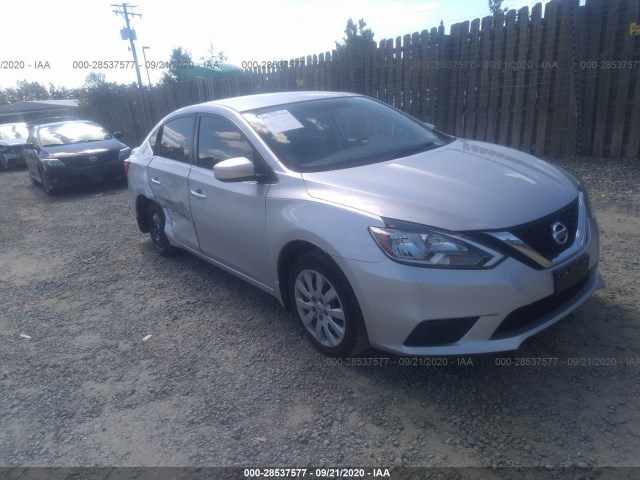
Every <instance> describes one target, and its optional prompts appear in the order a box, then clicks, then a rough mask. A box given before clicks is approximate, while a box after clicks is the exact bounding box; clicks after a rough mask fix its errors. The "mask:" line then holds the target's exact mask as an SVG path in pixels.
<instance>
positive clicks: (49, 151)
mask: <svg viewBox="0 0 640 480" xmlns="http://www.w3.org/2000/svg"><path fill="white" fill-rule="evenodd" d="M123 148H126V145H124V144H123V143H121V142H120V141H118V140H116V139H115V138H110V139H108V140H99V141H95V142H83V143H72V144H69V145H53V146H44V147H42V150H41V156H48V157H54V158H66V157H74V156H86V155H98V156H100V155H101V154H104V153H106V152H115V151H118V152H119V151H120V150H121V149H123Z"/></svg>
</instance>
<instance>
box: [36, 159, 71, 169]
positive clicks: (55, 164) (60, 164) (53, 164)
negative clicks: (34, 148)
mask: <svg viewBox="0 0 640 480" xmlns="http://www.w3.org/2000/svg"><path fill="white" fill-rule="evenodd" d="M41 160H42V161H43V162H45V164H46V165H47V166H51V167H65V166H66V165H65V163H64V162H63V161H61V160H58V159H57V158H53V157H44V158H42V159H41Z"/></svg>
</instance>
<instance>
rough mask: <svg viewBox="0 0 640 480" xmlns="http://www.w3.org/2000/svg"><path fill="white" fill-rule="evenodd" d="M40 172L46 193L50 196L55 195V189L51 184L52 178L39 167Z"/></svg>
mask: <svg viewBox="0 0 640 480" xmlns="http://www.w3.org/2000/svg"><path fill="white" fill-rule="evenodd" d="M38 172H39V173H40V183H41V184H42V189H43V190H44V193H46V194H47V195H49V196H52V195H54V194H55V189H54V188H53V185H51V180H50V179H49V177H48V176H47V175H46V174H45V173H44V172H43V171H42V169H41V168H39V169H38Z"/></svg>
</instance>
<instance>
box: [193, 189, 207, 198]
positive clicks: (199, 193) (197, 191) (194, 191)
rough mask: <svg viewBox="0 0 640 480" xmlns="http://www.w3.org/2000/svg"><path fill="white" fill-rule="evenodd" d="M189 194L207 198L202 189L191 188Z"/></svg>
mask: <svg viewBox="0 0 640 480" xmlns="http://www.w3.org/2000/svg"><path fill="white" fill-rule="evenodd" d="M191 195H193V196H194V197H196V198H207V196H206V195H205V194H204V193H202V190H191Z"/></svg>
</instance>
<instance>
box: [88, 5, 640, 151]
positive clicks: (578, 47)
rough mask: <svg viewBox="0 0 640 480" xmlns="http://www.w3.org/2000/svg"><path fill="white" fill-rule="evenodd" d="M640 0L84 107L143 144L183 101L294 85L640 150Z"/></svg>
mask: <svg viewBox="0 0 640 480" xmlns="http://www.w3.org/2000/svg"><path fill="white" fill-rule="evenodd" d="M639 23H640V0H587V1H586V4H585V5H584V6H579V0H553V1H551V2H549V3H547V4H546V5H545V6H544V11H543V5H542V4H541V3H538V4H536V5H535V6H534V7H533V8H532V10H531V11H529V9H528V8H527V7H525V8H522V9H521V10H519V11H515V10H512V11H509V12H507V13H506V15H502V14H501V15H500V16H499V17H498V18H496V19H494V18H493V17H485V18H483V19H482V20H480V19H475V20H473V21H472V22H462V23H458V24H455V25H453V26H452V27H451V32H450V34H449V35H446V34H445V32H444V28H442V27H440V28H439V29H436V28H433V29H431V30H429V31H428V30H423V31H422V32H420V33H413V34H412V35H405V36H404V37H402V38H400V37H398V38H396V39H395V41H394V40H382V41H381V42H379V44H378V45H375V44H373V45H371V47H369V48H364V49H360V50H358V51H356V50H354V49H350V48H343V49H340V50H338V51H336V50H334V51H332V52H325V53H323V54H320V55H313V56H307V57H303V58H298V59H294V60H291V61H284V62H280V63H275V64H271V65H262V64H257V65H251V67H253V68H247V69H246V70H245V71H243V72H234V73H231V74H228V75H226V76H224V77H220V78H212V79H200V80H196V81H191V82H186V83H181V84H177V85H175V86H161V87H154V88H153V89H150V90H144V91H140V92H139V93H136V94H134V95H131V96H130V97H128V98H125V99H122V100H120V101H117V102H114V103H113V104H109V105H104V106H100V107H94V108H89V109H85V110H84V111H83V112H82V113H83V115H84V116H85V117H87V118H92V119H95V120H96V121H99V122H101V123H103V124H104V125H106V126H108V127H109V128H111V129H114V130H123V131H124V132H126V133H127V134H128V140H129V141H130V143H131V144H138V143H140V141H141V140H142V139H143V138H144V136H145V135H146V134H147V133H148V132H149V131H150V130H151V128H152V127H153V126H154V125H155V124H156V123H157V122H158V121H159V120H160V119H161V118H162V117H163V116H164V115H165V114H167V113H169V112H171V111H173V110H175V109H176V108H179V107H182V106H186V105H190V104H194V103H199V102H204V101H208V100H213V99H217V98H225V97H230V96H236V95H246V94H253V93H263V92H274V91H290V90H335V91H351V92H358V93H364V94H367V95H370V96H372V97H374V98H378V99H379V100H381V101H384V102H386V103H388V104H391V105H394V106H395V107H397V108H400V109H402V110H404V111H405V112H407V113H409V114H411V115H413V116H415V117H417V118H419V119H420V120H423V121H428V122H431V123H434V124H436V126H437V127H438V128H439V129H441V130H443V131H445V132H447V133H450V134H453V135H456V136H459V137H466V138H472V139H477V140H484V141H488V142H494V143H499V144H502V145H508V146H512V147H514V148H518V149H521V150H524V151H527V152H531V153H534V154H536V155H575V154H580V155H586V156H594V157H602V156H611V157H619V156H624V157H627V158H634V159H637V158H638V156H639V153H640V35H632V33H636V30H637V27H636V24H639Z"/></svg>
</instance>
